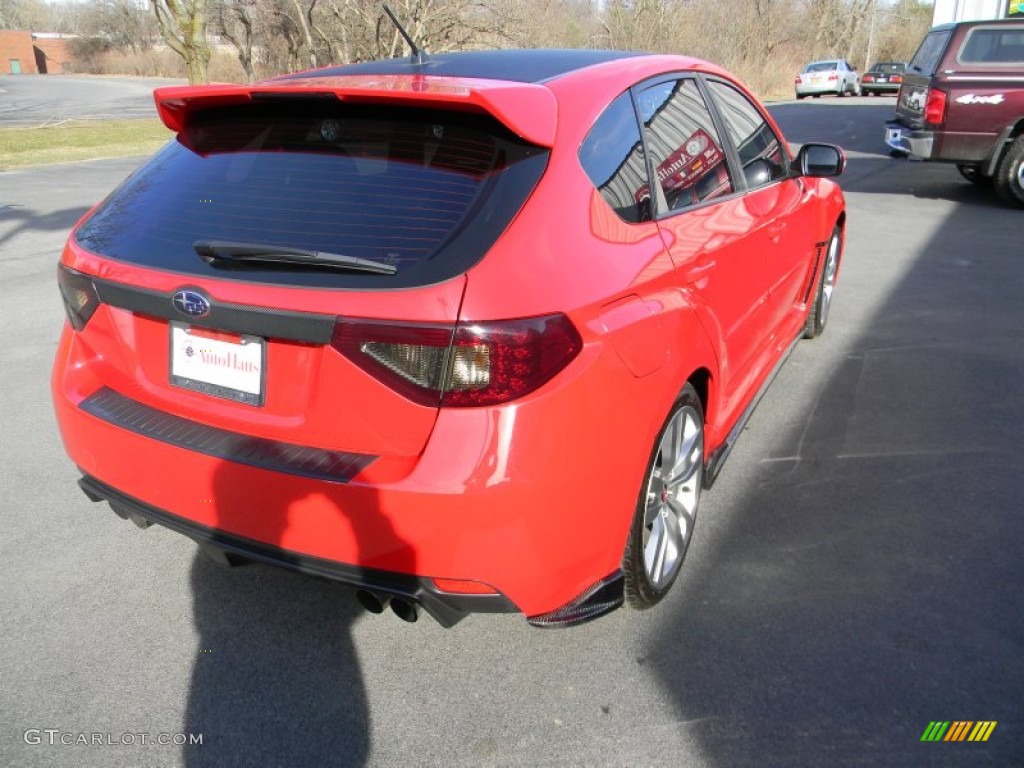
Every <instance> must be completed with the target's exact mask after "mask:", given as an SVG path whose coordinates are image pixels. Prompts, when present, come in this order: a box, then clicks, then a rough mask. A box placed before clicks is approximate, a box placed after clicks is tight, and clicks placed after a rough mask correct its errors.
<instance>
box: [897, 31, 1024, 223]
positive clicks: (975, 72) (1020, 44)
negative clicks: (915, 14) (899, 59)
mask: <svg viewBox="0 0 1024 768" xmlns="http://www.w3.org/2000/svg"><path fill="white" fill-rule="evenodd" d="M886 143H887V144H888V145H889V147H890V148H892V150H893V152H894V153H899V154H909V155H910V156H912V157H914V158H916V159H919V160H937V161H940V162H947V163H956V166H957V168H958V169H959V170H960V173H961V174H963V176H964V177H965V178H967V179H969V180H970V181H972V182H975V183H977V184H993V185H994V186H995V189H996V191H997V192H998V193H999V195H1000V197H1002V198H1003V199H1004V200H1006V201H1007V202H1008V203H1011V204H1016V205H1020V206H1024V19H1021V20H1016V19H1006V20H1002V21H971V22H961V23H958V24H944V25H942V26H938V27H935V28H934V29H932V30H931V31H930V32H929V33H928V34H927V35H926V36H925V39H924V41H923V42H922V43H921V47H920V48H918V50H917V53H916V54H915V55H914V59H913V60H912V61H911V62H910V64H909V66H908V67H907V71H906V74H905V75H904V77H903V86H902V88H901V89H900V93H899V98H898V100H897V104H896V117H895V119H893V120H890V121H889V122H887V123H886Z"/></svg>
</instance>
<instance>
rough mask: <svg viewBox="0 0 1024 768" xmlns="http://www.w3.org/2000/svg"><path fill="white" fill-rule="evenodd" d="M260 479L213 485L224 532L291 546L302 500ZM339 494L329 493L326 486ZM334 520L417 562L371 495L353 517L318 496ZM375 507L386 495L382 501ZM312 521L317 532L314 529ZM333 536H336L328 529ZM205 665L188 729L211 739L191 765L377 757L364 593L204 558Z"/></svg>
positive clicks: (200, 558) (225, 467)
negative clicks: (367, 680) (362, 647)
mask: <svg viewBox="0 0 1024 768" xmlns="http://www.w3.org/2000/svg"><path fill="white" fill-rule="evenodd" d="M251 478H252V470H251V469H249V468H247V467H244V466H241V465H238V464H233V463H231V462H228V461H224V462H221V463H220V464H219V465H218V468H217V470H216V472H215V477H214V480H213V488H214V494H213V499H212V502H213V503H214V504H215V509H216V517H217V525H218V527H223V528H226V529H228V530H240V529H241V530H245V527H246V525H248V524H251V522H252V520H254V519H258V520H259V521H260V522H259V527H260V529H261V530H262V531H263V532H264V536H263V537H262V538H264V539H265V540H266V541H268V542H276V543H278V544H279V545H281V546H283V548H287V546H286V545H287V542H288V536H289V529H290V527H291V526H292V525H294V523H295V515H297V514H303V515H305V516H306V517H307V521H308V516H309V515H310V514H311V512H310V510H309V508H308V507H307V508H305V509H303V510H299V509H298V508H297V503H298V502H302V501H306V502H308V501H309V500H310V499H311V498H312V495H311V494H306V495H296V496H289V495H288V494H287V493H286V492H284V491H282V490H281V489H282V488H284V487H290V485H293V484H294V485H296V486H301V485H302V483H301V482H300V483H293V484H289V483H281V484H279V485H278V486H276V487H274V488H273V489H272V490H269V491H268V490H264V491H263V492H262V495H260V491H256V490H254V489H253V488H252V484H251ZM324 485H325V486H329V484H324ZM315 496H316V499H314V501H318V502H320V503H319V507H318V511H319V512H320V513H322V514H333V515H337V516H341V517H343V518H346V522H347V524H348V525H349V526H350V529H351V531H352V534H353V535H354V536H355V537H356V539H357V541H359V542H370V541H373V542H375V543H376V545H377V548H378V551H379V548H380V542H381V541H390V542H392V543H393V544H394V545H395V547H396V548H397V550H398V551H399V553H400V555H399V556H400V557H404V556H405V553H407V558H408V562H406V563H405V564H404V565H403V567H402V569H403V570H405V569H406V568H408V570H409V571H410V572H411V571H413V570H414V567H415V564H414V560H413V559H412V558H413V555H412V552H411V550H409V549H408V548H406V547H404V546H403V545H402V544H401V542H400V540H399V539H398V538H397V537H396V535H395V533H394V530H393V529H392V528H391V526H390V523H389V522H388V521H387V520H386V519H385V518H384V517H383V516H382V515H381V514H379V512H378V511H377V510H375V509H371V508H368V507H370V506H372V505H371V504H366V503H365V502H366V499H367V498H368V497H366V496H364V497H363V502H364V503H363V504H362V505H361V506H360V508H359V510H358V514H356V513H355V512H350V513H347V512H346V510H343V509H342V508H341V507H340V506H339V505H338V504H337V503H336V502H335V501H331V500H330V499H328V497H327V495H326V494H324V493H319V492H318V493H316V494H315ZM373 498H374V499H375V496H373ZM307 524H308V523H307ZM325 530H330V526H329V525H328V526H327V527H326V528H325ZM192 592H193V601H194V621H195V626H196V630H197V632H198V635H199V637H198V646H197V654H196V661H195V665H194V667H193V673H192V683H191V689H190V693H189V699H188V706H187V711H186V722H185V726H186V727H185V730H186V731H187V732H189V733H192V734H196V733H201V734H203V743H202V744H201V745H195V746H186V747H185V750H184V762H185V764H186V765H189V766H225V765H309V766H314V765H345V766H348V765H353V766H355V765H363V764H364V763H365V761H366V757H367V754H368V751H369V722H370V716H369V712H368V706H367V696H366V692H365V689H364V685H363V677H362V673H361V670H360V666H359V660H358V658H357V655H356V652H355V648H354V646H353V641H352V638H351V629H352V624H353V623H354V622H355V621H356V620H357V619H358V618H359V617H360V616H362V615H363V614H364V613H365V611H364V610H363V609H362V608H361V607H360V606H359V604H358V603H357V601H356V599H355V591H354V590H352V589H350V588H347V587H343V586H339V585H337V584H332V583H329V582H326V581H323V580H319V579H315V578H312V577H309V576H303V575H299V574H293V573H289V572H286V571H284V570H282V569H279V568H274V567H271V566H265V565H261V564H252V565H246V566H245V567H241V568H227V567H225V566H224V565H221V564H217V563H215V562H213V561H212V560H210V559H208V558H207V557H206V556H204V555H203V554H202V553H197V556H196V559H195V562H194V563H193V566H192Z"/></svg>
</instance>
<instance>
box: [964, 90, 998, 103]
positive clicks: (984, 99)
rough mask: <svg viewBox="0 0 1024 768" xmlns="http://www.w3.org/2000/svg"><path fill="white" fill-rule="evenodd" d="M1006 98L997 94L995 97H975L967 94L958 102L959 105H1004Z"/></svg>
mask: <svg viewBox="0 0 1024 768" xmlns="http://www.w3.org/2000/svg"><path fill="white" fill-rule="evenodd" d="M1005 100H1006V97H1005V96H1004V95H1003V94H1001V93H997V94H995V95H994V96H975V95H974V94H973V93H965V94H964V95H963V96H961V97H960V98H958V99H957V100H956V103H957V104H1002V103H1003V102H1004V101H1005Z"/></svg>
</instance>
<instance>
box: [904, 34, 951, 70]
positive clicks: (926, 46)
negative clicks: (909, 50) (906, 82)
mask: <svg viewBox="0 0 1024 768" xmlns="http://www.w3.org/2000/svg"><path fill="white" fill-rule="evenodd" d="M951 34H953V31H952V30H949V29H945V30H942V31H941V32H931V33H929V34H928V35H925V38H924V40H923V41H922V42H921V47H920V48H918V49H917V53H915V54H914V58H913V59H912V60H911V62H910V67H909V68H910V69H911V70H913V71H914V72H920V73H921V74H922V75H927V76H928V77H931V76H932V75H934V74H935V70H936V69H938V66H939V59H941V58H942V53H943V51H945V50H946V44H947V43H948V42H949V36H950V35H951Z"/></svg>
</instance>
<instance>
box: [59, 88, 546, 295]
mask: <svg viewBox="0 0 1024 768" xmlns="http://www.w3.org/2000/svg"><path fill="white" fill-rule="evenodd" d="M546 157H547V155H546V152H545V151H544V150H542V149H540V148H537V147H533V146H530V145H527V144H525V143H523V142H522V141H521V140H519V139H518V138H516V137H515V136H512V135H511V134H509V133H508V132H507V131H506V130H505V129H504V128H502V127H501V126H500V125H499V124H497V123H496V122H494V121H492V120H490V119H489V118H485V117H482V116H481V117H478V116H466V115H463V116H460V115H457V114H454V113H444V112H426V111H413V110H401V111H396V110H392V109H383V108H377V109H374V110H369V109H368V108H366V107H358V106H355V107H347V108H345V107H343V106H333V105H329V106H324V105H322V104H321V105H317V104H315V103H314V104H309V103H307V104H303V103H292V104H289V106H288V108H287V109H283V108H282V107H281V106H280V105H251V106H246V107H244V108H225V109H220V110H214V111H210V112H208V113H200V114H199V115H197V116H195V117H194V118H190V121H189V123H188V125H187V126H186V128H185V130H183V131H182V133H181V134H180V135H179V137H178V139H177V140H176V141H173V142H171V143H170V144H169V145H168V146H167V147H165V148H164V149H163V150H162V151H161V152H160V153H159V154H157V155H156V156H155V157H154V158H153V159H152V160H151V161H150V162H149V163H148V164H147V165H146V166H144V167H143V168H142V169H141V170H140V171H139V172H138V173H136V174H135V175H133V176H132V177H130V178H129V179H128V180H127V181H126V182H125V183H124V184H123V185H122V186H121V187H120V188H119V189H118V190H116V191H115V192H114V193H113V194H112V195H111V196H110V197H109V198H108V199H107V200H106V201H105V202H104V204H103V205H102V206H101V207H100V208H99V209H98V210H97V212H96V213H94V214H93V215H92V216H91V217H90V219H89V220H88V221H87V222H86V223H85V224H84V225H83V226H82V227H81V228H80V229H79V231H78V232H77V235H76V237H77V241H78V243H79V244H80V245H82V246H83V247H85V248H88V249H90V250H92V251H95V252H97V253H99V254H102V255H104V256H108V257H110V258H114V259H120V260H123V261H128V262H132V263H137V264H142V265H145V266H151V267H156V268H159V269H169V270H174V271H177V272H184V273H192V274H197V275H208V276H214V275H215V276H217V277H226V278H235V279H243V280H250V281H259V282H273V283H282V284H290V285H313V286H327V287H330V286H348V285H358V286H360V287H374V286H381V287H384V286H386V287H402V286H403V285H412V284H423V283H429V282H436V281H438V280H441V279H446V278H448V277H451V276H453V275H455V274H458V273H459V272H461V271H463V270H464V269H466V268H468V266H471V265H472V263H475V261H477V260H478V259H479V258H481V257H482V256H483V254H484V253H485V252H486V250H487V248H488V247H489V245H490V244H491V243H492V242H493V241H494V240H495V239H496V238H497V236H498V235H499V234H500V233H501V231H502V230H503V229H504V227H505V226H506V225H507V223H508V222H509V221H510V220H511V217H512V216H513V215H514V214H515V212H516V211H517V210H518V209H519V207H520V206H521V205H522V203H523V202H524V201H525V199H526V197H527V195H528V194H529V192H530V191H531V190H532V188H533V186H534V185H535V184H536V181H537V179H538V178H539V177H540V174H541V173H542V172H543V168H544V164H545V163H546ZM456 241H457V242H456ZM204 243H205V244H209V243H227V244H229V245H230V244H243V245H244V244H252V245H253V246H257V247H258V248H259V249H262V250H263V251H264V252H268V253H275V252H274V249H275V248H276V249H278V251H277V252H276V253H275V257H280V256H281V255H288V254H297V253H304V254H311V255H312V258H298V257H296V256H291V257H289V258H276V262H275V261H274V260H270V259H254V258H252V257H251V255H250V256H249V257H248V258H233V259H229V258H210V255H209V253H207V255H206V258H201V257H200V254H199V253H197V250H196V245H197V244H200V245H202V244H204ZM200 250H202V249H200ZM206 250H207V251H209V248H207V249H206ZM236 250H237V249H236ZM318 255H323V260H324V262H325V263H324V264H323V269H320V268H319V267H318V265H317V264H316V258H317V256H318ZM328 260H330V261H332V262H334V263H332V264H328V263H326V262H327V261H328ZM345 260H348V261H350V262H354V261H355V260H364V261H365V262H373V263H377V264H381V265H386V268H385V269H381V270H377V271H376V272H374V271H367V270H363V269H360V270H355V269H351V270H346V269H345V268H344V266H343V265H342V266H341V268H339V264H338V262H339V261H342V262H343V261H345ZM303 262H305V263H303ZM388 273H392V274H388Z"/></svg>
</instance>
